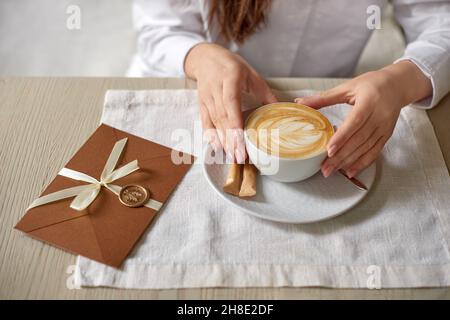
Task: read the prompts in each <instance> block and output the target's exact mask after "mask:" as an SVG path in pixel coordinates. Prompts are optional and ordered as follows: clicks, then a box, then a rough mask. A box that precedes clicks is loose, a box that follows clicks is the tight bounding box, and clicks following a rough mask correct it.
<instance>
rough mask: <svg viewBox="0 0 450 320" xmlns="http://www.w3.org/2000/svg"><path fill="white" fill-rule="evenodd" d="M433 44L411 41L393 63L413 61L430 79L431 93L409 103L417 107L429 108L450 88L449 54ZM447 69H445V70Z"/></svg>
mask: <svg viewBox="0 0 450 320" xmlns="http://www.w3.org/2000/svg"><path fill="white" fill-rule="evenodd" d="M441 50H443V49H442V48H439V47H437V46H434V45H430V44H426V43H411V44H410V45H408V47H407V48H406V50H405V54H404V55H403V56H402V57H401V58H400V59H398V60H396V61H395V62H394V63H397V62H400V61H404V60H408V61H411V62H412V63H414V64H415V65H416V66H417V67H418V68H419V69H420V70H421V71H422V72H423V74H424V75H425V76H426V77H427V78H428V79H430V80H431V85H432V87H433V94H432V95H431V96H429V97H427V98H425V99H422V100H420V101H416V102H414V103H412V104H411V106H412V107H415V108H419V109H430V108H433V107H434V106H435V105H437V104H438V103H439V101H440V100H441V99H442V98H443V97H444V96H445V95H446V94H447V93H448V91H449V89H450V73H449V72H448V70H450V54H449V53H448V52H445V51H441ZM446 70H447V71H446Z"/></svg>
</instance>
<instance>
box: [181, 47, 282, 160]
mask: <svg viewBox="0 0 450 320" xmlns="http://www.w3.org/2000/svg"><path fill="white" fill-rule="evenodd" d="M184 68H185V72H186V75H187V76H188V77H189V78H192V79H194V80H197V88H198V98H199V105H200V116H201V120H202V126H203V130H204V132H205V134H206V135H207V137H208V140H209V142H210V143H211V144H212V146H213V147H214V148H216V149H217V148H224V150H225V152H226V153H227V155H228V156H229V157H230V158H231V159H232V160H233V161H236V162H238V163H243V162H244V161H245V158H246V152H245V143H244V136H243V130H242V129H243V119H242V113H241V95H242V93H243V92H247V93H250V94H253V95H254V96H255V98H256V99H257V100H259V102H261V103H263V104H267V103H273V102H276V101H277V100H276V97H275V96H274V94H273V93H272V91H271V90H270V88H269V86H268V85H267V83H266V82H265V81H264V79H263V78H262V77H261V76H260V75H259V74H258V73H257V72H256V71H255V69H253V68H252V67H251V66H250V65H249V64H248V63H247V62H246V61H245V60H244V59H243V58H242V57H240V56H239V55H237V54H234V53H232V52H231V51H229V50H227V49H225V48H223V47H221V46H219V45H216V44H211V43H201V44H198V45H196V46H195V47H193V48H192V49H191V50H190V51H189V53H188V55H187V56H186V59H185V64H184Z"/></svg>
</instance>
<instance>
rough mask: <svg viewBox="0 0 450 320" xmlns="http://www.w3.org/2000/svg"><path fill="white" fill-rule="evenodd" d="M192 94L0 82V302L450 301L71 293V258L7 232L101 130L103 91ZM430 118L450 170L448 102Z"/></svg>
mask: <svg viewBox="0 0 450 320" xmlns="http://www.w3.org/2000/svg"><path fill="white" fill-rule="evenodd" d="M340 81H342V80H339V79H272V80H270V81H269V82H270V85H271V86H272V87H273V88H275V89H279V90H294V89H306V88H312V89H317V90H324V89H327V88H330V87H332V86H334V85H336V84H338V83H339V82H340ZM162 88H164V89H180V88H195V83H193V82H191V81H186V80H183V79H129V78H0V298H8V299H14V298H21V299H33V298H34V299H35V298H38V299H66V298H69V299H70V298H74V299H100V298H101V299H109V298H116V299H117V298H123V299H130V298H138V299H139V298H150V299H157V298H158V299H175V298H181V299H203V298H213V299H216V298H217V299H301V298H304V299H311V298H316V299H317V298H319V299H320V298H331V299H348V298H357V299H358V298H450V289H449V288H439V289H436V288H434V289H395V290H369V289H351V290H348V289H346V290H342V289H339V290H338V289H324V288H244V289H242V288H241V289H232V288H230V289H215V288H209V289H179V290H119V289H110V288H88V289H69V288H68V287H67V285H66V284H67V282H70V276H71V275H70V274H68V273H67V272H68V270H69V271H71V269H70V266H71V265H74V263H75V256H74V255H71V254H68V253H66V252H64V251H62V250H58V249H56V248H54V247H52V246H49V245H45V244H43V243H41V242H39V241H35V240H32V239H30V238H28V237H26V236H25V235H23V234H21V233H20V232H18V231H16V230H13V226H14V225H15V223H16V222H17V221H18V220H19V218H20V217H21V216H22V215H23V214H24V212H25V208H26V207H27V205H28V204H30V203H31V201H32V200H34V199H35V198H36V197H37V196H38V195H39V194H40V192H41V191H42V190H43V189H44V187H45V186H46V185H47V184H48V183H49V182H50V181H51V180H52V179H53V178H54V177H55V175H56V174H57V172H58V171H59V170H60V169H61V168H62V167H63V166H64V165H65V164H66V162H67V161H68V160H69V159H70V158H71V156H72V155H73V154H74V153H75V151H76V150H77V149H78V148H79V147H80V146H81V145H82V144H83V143H84V141H85V140H86V139H87V138H88V137H89V135H90V134H91V133H92V132H93V131H94V130H95V128H96V127H97V125H98V124H99V120H100V116H101V112H102V105H103V97H104V94H105V91H106V90H108V89H162ZM428 114H429V116H430V118H431V120H432V123H433V125H434V128H435V132H436V134H437V137H438V139H439V143H440V145H441V149H442V151H443V154H444V158H445V161H446V164H447V167H450V129H449V125H448V124H449V123H450V96H447V97H446V98H445V99H444V100H443V101H442V102H441V104H440V105H439V106H438V107H436V108H435V109H433V110H431V111H429V113H428Z"/></svg>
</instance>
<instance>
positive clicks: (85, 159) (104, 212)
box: [15, 124, 194, 267]
mask: <svg viewBox="0 0 450 320" xmlns="http://www.w3.org/2000/svg"><path fill="white" fill-rule="evenodd" d="M125 137H128V142H127V144H126V146H125V149H124V151H123V153H122V158H121V159H120V160H119V162H118V163H117V166H116V168H119V167H121V166H122V165H124V164H126V163H128V162H130V161H133V160H135V159H137V160H138V163H139V167H140V169H139V170H138V171H136V172H133V173H131V174H129V175H128V176H126V177H123V178H121V179H119V180H116V181H114V184H115V185H118V186H123V185H126V184H140V185H142V186H145V187H146V188H148V189H149V190H150V194H151V195H150V196H151V198H152V199H154V200H157V201H160V202H162V203H164V202H166V201H168V198H169V195H170V194H171V193H172V191H173V190H174V189H175V187H176V186H177V185H178V183H179V182H180V181H181V179H182V178H183V176H184V175H185V173H186V172H187V171H188V170H189V168H190V166H191V165H190V164H180V165H176V164H174V163H173V162H172V160H171V152H172V149H170V148H167V147H164V146H161V145H159V144H156V143H153V142H150V141H148V140H144V139H141V138H138V137H136V136H133V135H131V134H128V133H125V132H123V131H120V130H117V129H114V128H111V127H109V126H107V125H103V124H102V125H101V126H100V127H99V128H98V129H97V130H96V131H95V133H94V134H93V135H92V136H91V137H90V138H89V140H88V141H87V142H86V143H85V144H84V145H83V146H82V147H81V149H80V150H79V151H78V152H77V153H76V154H75V156H74V157H73V158H72V159H71V160H70V161H69V163H67V165H66V168H69V169H73V170H76V171H80V172H84V173H86V174H88V175H90V176H92V177H94V178H96V179H99V178H100V174H101V172H102V170H103V167H104V165H105V163H106V160H107V159H108V156H109V154H110V153H111V150H112V148H113V146H114V144H115V143H116V142H117V141H118V140H120V139H123V138H125ZM180 155H183V154H182V153H181V152H180ZM188 157H190V159H191V160H192V161H191V163H192V162H193V160H194V158H193V156H190V155H189V156H188ZM82 184H86V183H84V182H78V181H76V180H72V179H69V178H66V177H62V176H59V175H58V176H57V177H56V178H55V179H54V180H53V181H52V182H51V183H50V185H49V186H48V187H47V189H45V191H44V192H43V193H42V195H46V194H49V193H52V192H55V191H59V190H62V189H65V188H70V187H74V186H77V185H82ZM72 200H73V198H68V199H64V200H60V201H58V202H53V203H48V204H45V205H42V206H40V207H35V208H33V209H30V210H29V211H28V212H27V213H26V214H25V216H24V217H23V218H22V219H21V220H20V221H19V222H18V224H17V225H16V226H15V228H16V229H19V230H21V231H23V232H26V233H27V234H28V235H29V236H31V237H33V238H36V239H39V240H42V241H45V242H47V243H49V244H52V245H54V246H57V247H59V248H62V249H65V250H67V251H70V252H73V253H75V254H80V255H82V256H85V257H88V258H90V259H93V260H96V261H99V262H101V263H104V264H107V265H110V266H113V267H119V266H120V265H121V264H122V262H123V260H124V259H125V258H126V256H127V255H128V254H129V253H130V251H131V249H132V248H133V246H134V245H135V243H136V242H137V241H138V240H139V238H140V236H141V235H142V233H144V231H145V230H146V229H147V227H148V226H149V225H150V223H151V221H152V220H153V218H154V217H155V215H156V213H157V212H156V211H155V210H153V209H150V208H148V207H139V208H129V207H126V206H124V205H122V204H121V203H120V201H119V199H118V197H117V195H115V194H114V193H112V192H111V191H109V190H107V189H106V188H102V190H101V191H100V194H99V195H98V197H97V198H96V199H95V200H94V202H93V203H92V204H91V205H90V206H89V207H88V208H87V209H85V210H83V211H76V210H74V209H71V208H70V207H69V205H70V203H71V201H72ZM161 210H164V209H163V208H162V209H161Z"/></svg>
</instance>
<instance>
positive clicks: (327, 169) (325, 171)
mask: <svg viewBox="0 0 450 320" xmlns="http://www.w3.org/2000/svg"><path fill="white" fill-rule="evenodd" d="M331 169H332V168H331V166H330V165H326V166H325V167H323V168H322V175H323V176H324V177H325V178H328V177H329V176H330V174H331Z"/></svg>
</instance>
